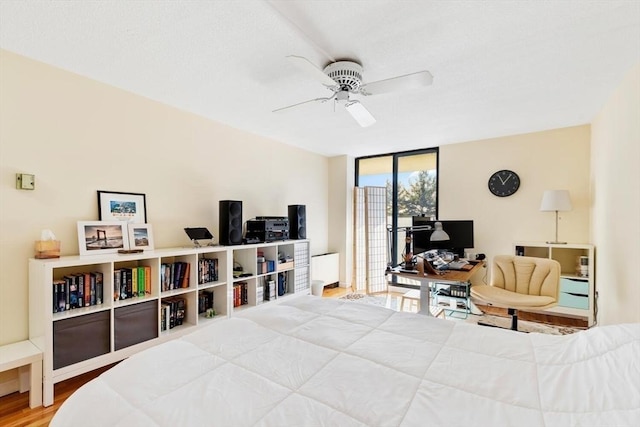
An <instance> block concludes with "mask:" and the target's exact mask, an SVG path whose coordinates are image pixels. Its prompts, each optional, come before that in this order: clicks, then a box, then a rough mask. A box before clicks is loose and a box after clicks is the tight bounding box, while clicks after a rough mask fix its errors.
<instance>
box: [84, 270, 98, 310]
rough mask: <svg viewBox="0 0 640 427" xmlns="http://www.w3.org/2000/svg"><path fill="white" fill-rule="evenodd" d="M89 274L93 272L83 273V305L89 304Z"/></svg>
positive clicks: (87, 305)
mask: <svg viewBox="0 0 640 427" xmlns="http://www.w3.org/2000/svg"><path fill="white" fill-rule="evenodd" d="M91 274H95V273H85V275H84V286H83V288H84V291H83V298H84V306H85V307H89V306H91Z"/></svg>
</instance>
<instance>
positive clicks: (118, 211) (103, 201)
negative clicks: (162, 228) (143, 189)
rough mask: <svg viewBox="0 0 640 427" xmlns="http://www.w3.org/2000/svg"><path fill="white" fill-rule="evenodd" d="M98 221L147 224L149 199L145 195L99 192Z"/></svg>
mask: <svg viewBox="0 0 640 427" xmlns="http://www.w3.org/2000/svg"><path fill="white" fill-rule="evenodd" d="M98 219H99V220H100V221H123V222H131V223H141V224H145V223H147V198H146V195H145V194H143V193H126V192H120V191H103V190H98Z"/></svg>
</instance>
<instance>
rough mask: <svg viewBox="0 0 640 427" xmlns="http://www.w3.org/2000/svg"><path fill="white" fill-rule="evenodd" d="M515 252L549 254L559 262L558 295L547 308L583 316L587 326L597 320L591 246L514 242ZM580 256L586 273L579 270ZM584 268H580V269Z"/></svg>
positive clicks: (540, 256) (564, 314)
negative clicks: (586, 263) (556, 299)
mask: <svg viewBox="0 0 640 427" xmlns="http://www.w3.org/2000/svg"><path fill="white" fill-rule="evenodd" d="M514 253H515V254H516V255H523V256H532V257H539V258H551V259H554V260H556V261H558V262H559V263H560V298H559V301H558V305H557V306H555V307H552V308H550V309H548V310H547V311H549V312H552V313H558V314H559V315H563V316H568V317H574V318H578V319H583V320H585V321H586V323H587V326H589V327H591V326H593V325H594V324H595V323H596V321H597V318H596V316H597V298H596V287H595V269H594V266H595V248H594V246H593V245H590V244H572V243H568V244H558V243H540V242H516V243H514ZM580 257H586V259H587V262H588V266H587V268H586V275H583V274H582V273H581V270H580V265H579V263H580ZM583 272H584V270H583Z"/></svg>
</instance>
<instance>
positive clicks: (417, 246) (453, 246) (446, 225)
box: [412, 216, 474, 258]
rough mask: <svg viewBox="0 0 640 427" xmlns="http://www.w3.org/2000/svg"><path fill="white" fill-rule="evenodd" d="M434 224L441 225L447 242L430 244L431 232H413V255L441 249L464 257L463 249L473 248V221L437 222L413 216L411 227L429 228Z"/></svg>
mask: <svg viewBox="0 0 640 427" xmlns="http://www.w3.org/2000/svg"><path fill="white" fill-rule="evenodd" d="M436 222H441V223H442V229H443V230H444V231H445V232H446V233H447V234H448V235H449V240H445V241H441V242H432V241H431V240H430V238H431V233H432V232H433V230H419V229H418V230H413V253H414V254H419V253H422V252H426V251H429V250H431V249H443V250H447V251H450V252H453V253H455V254H456V255H458V256H459V257H460V258H463V257H464V252H465V249H470V248H473V247H474V246H473V220H448V221H447V220H438V221H432V220H430V219H428V218H427V217H423V216H414V217H413V218H412V225H413V227H421V226H425V225H428V226H431V227H432V228H433V227H434V224H435V223H436Z"/></svg>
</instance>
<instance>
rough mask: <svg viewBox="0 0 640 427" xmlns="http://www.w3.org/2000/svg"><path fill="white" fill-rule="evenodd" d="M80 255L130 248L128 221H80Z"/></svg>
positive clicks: (107, 252) (108, 252)
mask: <svg viewBox="0 0 640 427" xmlns="http://www.w3.org/2000/svg"><path fill="white" fill-rule="evenodd" d="M78 247H79V248H80V255H101V254H112V253H117V252H118V251H119V250H120V249H129V237H128V229H127V223H126V222H122V221H78Z"/></svg>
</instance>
